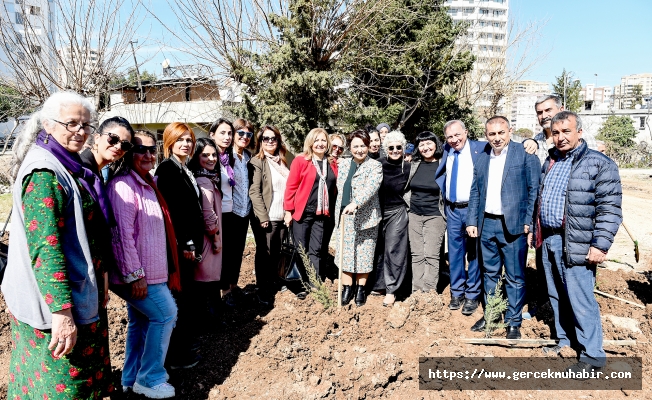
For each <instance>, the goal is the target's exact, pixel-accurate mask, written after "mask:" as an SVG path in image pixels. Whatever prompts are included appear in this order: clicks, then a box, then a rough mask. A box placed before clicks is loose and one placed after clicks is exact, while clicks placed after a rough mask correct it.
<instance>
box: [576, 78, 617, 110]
mask: <svg viewBox="0 0 652 400" xmlns="http://www.w3.org/2000/svg"><path fill="white" fill-rule="evenodd" d="M580 98H581V99H582V100H583V101H584V110H608V109H609V108H610V107H613V102H614V88H612V87H611V86H600V87H596V86H595V84H593V83H590V84H588V85H586V86H585V87H583V88H582V90H581V91H580Z"/></svg>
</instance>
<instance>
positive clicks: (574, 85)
mask: <svg viewBox="0 0 652 400" xmlns="http://www.w3.org/2000/svg"><path fill="white" fill-rule="evenodd" d="M564 82H566V84H565V85H564ZM564 87H565V89H564ZM552 90H553V91H554V92H555V93H557V94H559V97H561V101H562V104H565V109H566V110H569V111H573V112H579V111H581V110H582V109H583V108H584V102H583V101H582V99H581V98H580V91H581V90H582V83H581V82H580V81H579V79H575V76H574V75H573V73H572V72H567V71H566V68H564V70H563V71H562V73H561V75H560V76H557V77H555V82H553V83H552ZM564 93H565V94H564ZM564 97H565V98H564Z"/></svg>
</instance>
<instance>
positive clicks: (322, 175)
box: [312, 157, 330, 217]
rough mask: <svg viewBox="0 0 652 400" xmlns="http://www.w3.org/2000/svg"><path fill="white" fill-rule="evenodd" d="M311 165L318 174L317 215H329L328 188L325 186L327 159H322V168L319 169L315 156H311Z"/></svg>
mask: <svg viewBox="0 0 652 400" xmlns="http://www.w3.org/2000/svg"><path fill="white" fill-rule="evenodd" d="M312 165H314V166H315V169H316V170H317V175H318V176H319V187H318V188H317V215H326V216H327V217H329V216H330V212H329V211H328V208H329V207H328V188H327V187H326V177H327V176H328V160H327V159H325V158H324V159H323V160H322V170H321V171H320V170H319V164H318V163H317V159H316V158H315V157H313V158H312Z"/></svg>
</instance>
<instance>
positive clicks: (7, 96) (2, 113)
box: [0, 85, 34, 122]
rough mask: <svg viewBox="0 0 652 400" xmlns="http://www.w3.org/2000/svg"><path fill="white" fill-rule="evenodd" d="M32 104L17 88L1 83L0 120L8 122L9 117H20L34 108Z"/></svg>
mask: <svg viewBox="0 0 652 400" xmlns="http://www.w3.org/2000/svg"><path fill="white" fill-rule="evenodd" d="M33 108H34V107H33V106H32V104H31V103H30V102H29V100H27V99H26V98H25V96H22V95H21V94H20V93H19V92H18V91H17V90H16V89H13V88H11V87H9V86H4V85H0V122H7V120H8V119H9V118H18V117H20V116H21V115H25V114H29V113H31V112H32V110H33Z"/></svg>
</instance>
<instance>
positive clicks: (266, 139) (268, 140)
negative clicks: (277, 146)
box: [263, 136, 276, 143]
mask: <svg viewBox="0 0 652 400" xmlns="http://www.w3.org/2000/svg"><path fill="white" fill-rule="evenodd" d="M263 143H276V136H263Z"/></svg>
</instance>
